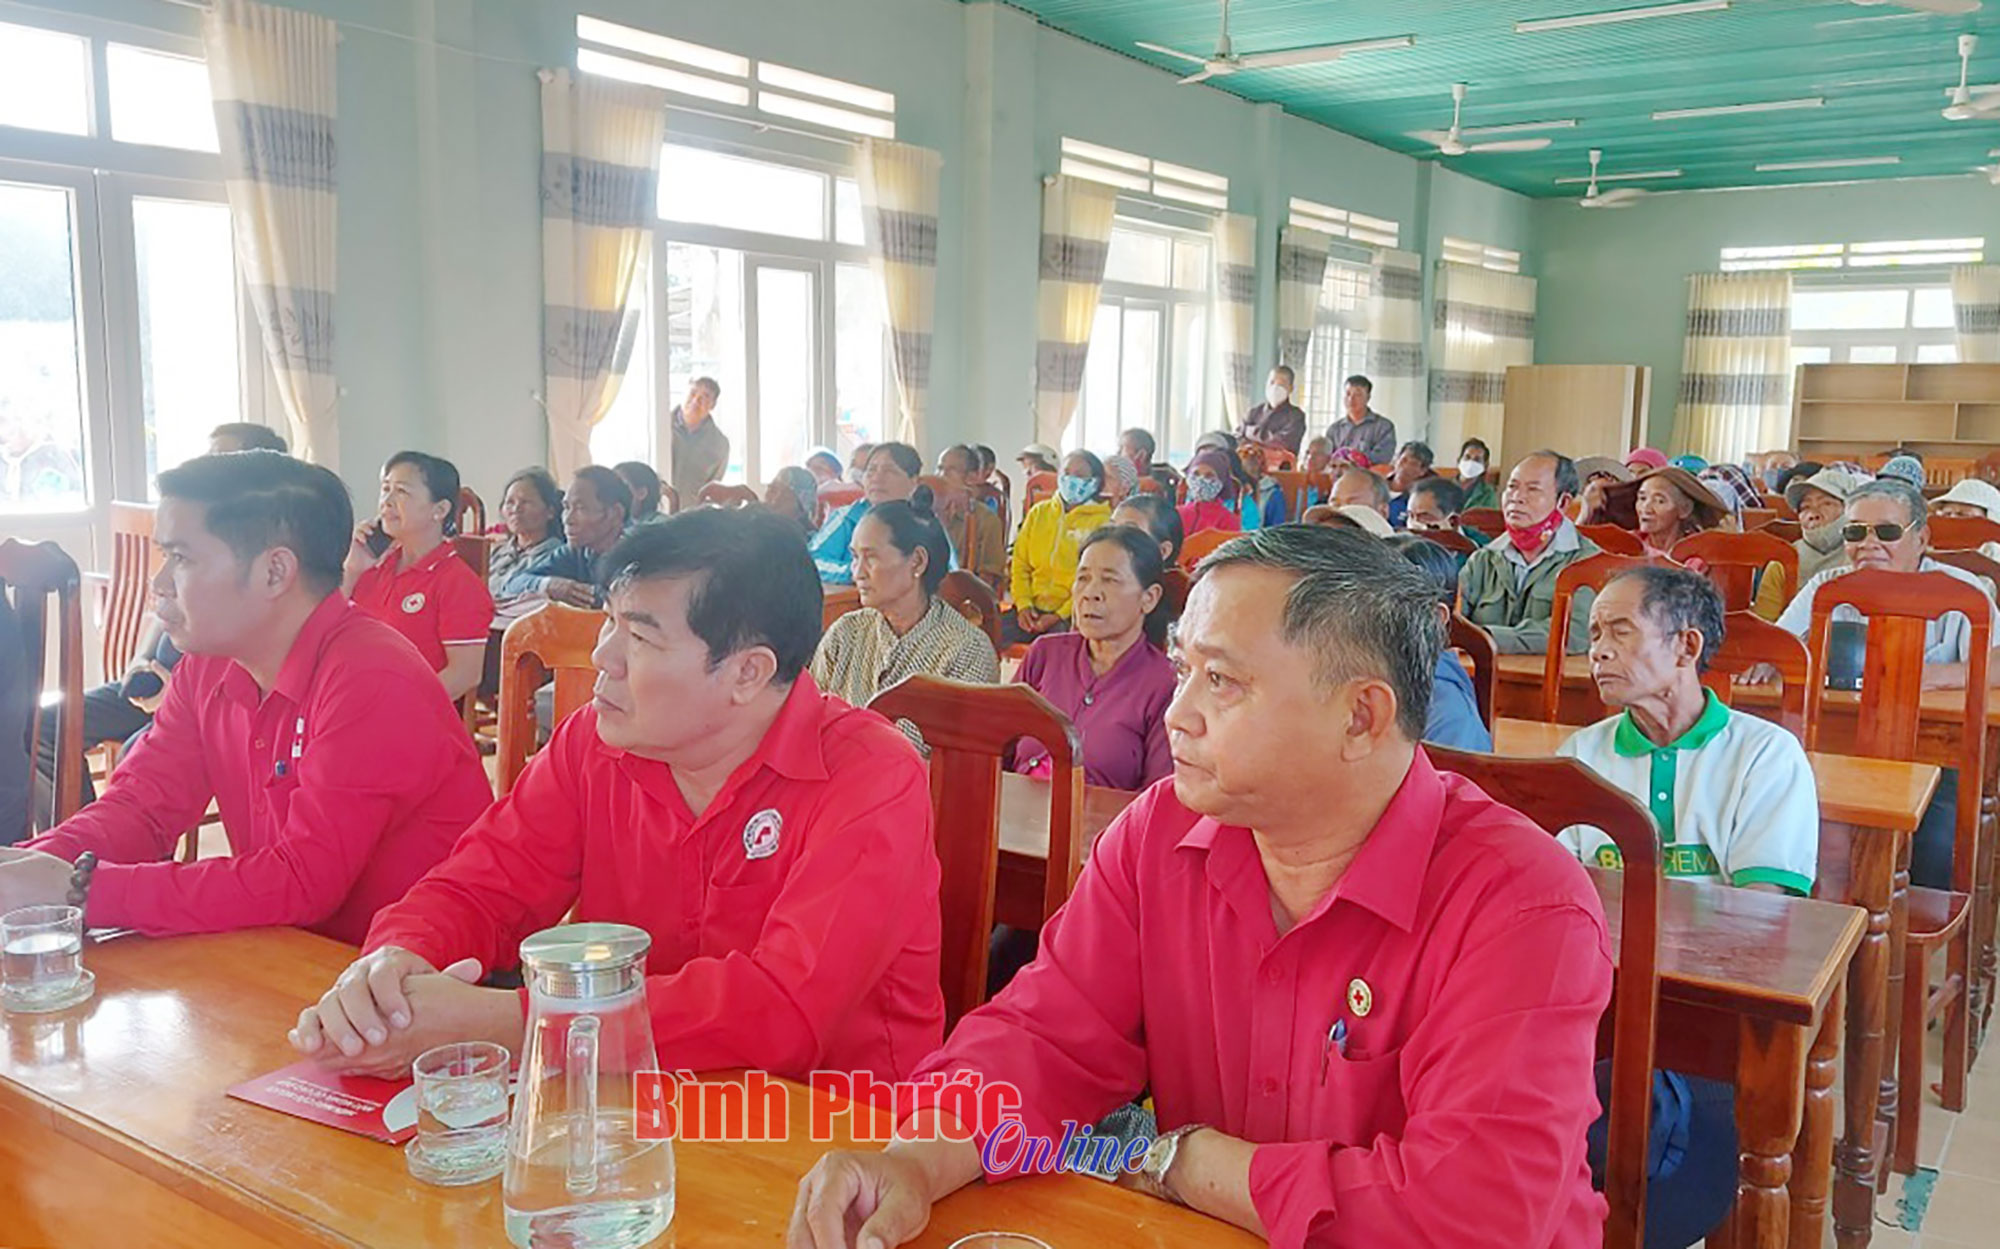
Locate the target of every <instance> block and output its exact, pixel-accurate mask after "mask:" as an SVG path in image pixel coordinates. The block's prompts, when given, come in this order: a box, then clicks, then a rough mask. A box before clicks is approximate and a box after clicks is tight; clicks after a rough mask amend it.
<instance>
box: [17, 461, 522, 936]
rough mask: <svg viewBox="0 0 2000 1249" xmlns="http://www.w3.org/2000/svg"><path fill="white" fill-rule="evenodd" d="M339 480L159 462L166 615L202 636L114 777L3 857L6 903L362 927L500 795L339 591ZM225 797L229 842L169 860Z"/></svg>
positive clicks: (127, 914) (211, 923) (386, 632)
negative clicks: (80, 863)
mask: <svg viewBox="0 0 2000 1249" xmlns="http://www.w3.org/2000/svg"><path fill="white" fill-rule="evenodd" d="M353 527H354V510H353V506H352V505H351V504H350V503H349V502H348V497H347V489H346V487H344V486H343V485H341V483H340V479H339V478H338V477H335V476H334V475H333V474H332V473H330V472H328V471H327V470H326V469H324V468H320V467H317V466H315V465H312V464H307V463H305V462H304V461H301V460H294V459H291V458H289V457H286V456H283V455H279V454H277V453H276V452H272V451H242V452H237V453H235V454H233V455H211V456H203V457H201V458H199V459H195V460H190V461H188V462H187V463H186V464H183V465H181V466H180V467H178V468H174V469H169V470H168V471H166V472H164V473H161V474H160V508H159V513H158V515H157V517H156V519H155V521H154V531H153V537H154V541H155V543H157V545H158V546H159V548H160V551H161V554H162V555H163V556H164V563H163V565H162V567H161V570H160V573H159V575H158V576H157V577H155V578H154V580H153V590H154V593H155V594H156V595H157V596H158V603H157V608H156V610H157V614H158V616H159V619H160V622H161V623H162V624H163V625H164V626H165V627H166V630H167V636H168V637H170V638H171V639H172V640H173V643H174V645H175V646H176V647H178V648H179V649H180V650H181V651H183V652H184V658H183V659H182V660H181V662H180V663H179V664H178V665H177V666H176V667H175V669H174V678H173V680H172V681H169V682H168V683H167V691H166V696H165V699H164V701H162V703H161V704H160V710H159V715H158V717H157V718H156V719H155V720H154V722H153V727H152V729H151V730H150V731H148V732H147V734H146V736H145V738H144V739H143V740H142V741H141V742H140V743H139V744H138V745H137V746H136V747H134V748H133V749H132V750H131V751H130V752H129V753H128V754H127V755H126V757H125V758H124V760H123V761H121V762H120V763H119V765H118V770H117V771H116V772H115V773H113V774H112V778H111V784H110V787H109V788H108V789H107V790H106V791H105V793H104V796H103V797H101V798H99V799H98V800H97V801H96V802H94V803H92V804H91V805H90V806H88V807H86V808H84V809H83V810H82V811H80V812H78V813H77V814H76V815H74V816H72V817H70V818H69V819H68V820H65V821H64V822H63V823H61V824H60V825H58V826H56V828H54V829H53V830H51V831H50V832H49V833H48V834H47V835H45V836H43V837H40V838H37V839H35V840H34V841H31V842H29V843H28V844H27V846H26V847H25V848H24V849H23V850H22V851H18V852H14V853H13V854H12V855H11V856H10V857H9V858H8V860H7V861H4V862H0V911H6V910H9V909H11V908H13V907H17V906H26V905H30V904H32V903H37V902H61V901H62V900H63V898H64V896H65V895H66V893H67V892H68V890H69V887H70V878H71V873H72V869H71V860H74V859H76V858H77V857H78V856H79V855H81V854H82V853H83V852H85V851H90V852H92V853H94V854H95V855H96V856H97V858H98V860H100V862H101V866H99V867H98V868H97V869H96V871H95V873H94V874H93V875H90V876H89V881H90V883H89V893H88V898H87V902H86V906H85V919H86V921H87V922H88V923H89V924H91V925H92V926H93V927H131V928H137V929H139V930H140V931H142V932H145V933H149V934H152V935H166V934H170V933H186V932H209V931H215V930H220V929H229V928H249V927H254V926H257V925H262V924H294V925H298V926H300V927H304V928H310V929H312V930H314V931H315V932H320V933H324V934H325V935H327V936H330V937H333V938H335V939H336V940H341V941H350V942H358V941H360V939H361V937H362V936H363V934H365V933H366V931H367V929H368V921H369V920H370V919H371V918H372V917H373V916H374V914H375V912H376V910H377V909H378V908H380V907H382V906H384V905H386V904H387V903H389V902H391V901H394V900H395V899H396V898H399V897H401V896H402V895H403V891H404V890H406V889H408V888H409V887H410V885H411V883H412V882H414V881H415V880H416V879H417V878H418V877H419V876H421V875H423V874H424V872H426V871H428V870H429V869H430V868H431V867H433V866H435V865H436V864H437V862H438V861H439V860H440V859H442V858H443V857H444V855H445V852H446V851H448V850H449V849H450V848H451V845H452V842H453V841H455V840H456V839H457V837H458V835H459V834H460V833H461V832H463V831H464V830H465V827H466V826H467V825H468V824H470V823H471V822H472V820H473V819H474V818H475V817H476V816H478V814H479V813H480V812H481V811H483V810H484V809H485V808H486V807H487V805H488V804H489V803H491V801H492V796H493V795H492V789H491V787H490V785H489V784H488V782H487V780H486V775H485V771H484V770H483V769H482V768H481V767H480V764H479V756H478V754H477V753H476V752H475V751H474V750H473V747H472V743H471V742H470V741H469V740H468V739H467V737H466V734H465V729H464V726H463V725H462V724H461V723H460V722H459V720H458V715H457V712H456V711H455V710H454V709H453V707H452V705H451V703H450V701H449V700H448V699H446V698H445V695H444V690H443V688H442V687H440V686H439V685H438V682H437V678H435V677H434V676H432V675H431V673H430V671H429V669H428V668H426V667H425V665H424V661H423V660H422V659H421V658H419V657H418V655H417V653H416V652H415V651H414V650H412V649H411V648H410V645H409V643H407V642H405V641H404V640H403V639H402V638H401V637H399V636H397V634H396V633H395V631H394V630H392V629H390V628H389V626H387V625H385V624H383V623H381V622H380V621H378V620H373V619H371V618H369V617H368V616H367V615H366V614H365V613H363V612H361V611H360V610H359V609H357V608H355V607H354V605H353V604H351V603H349V602H348V601H347V599H346V598H345V596H343V595H341V594H340V593H339V589H340V566H341V559H342V557H343V556H344V555H345V554H346V551H347V543H348V536H349V534H350V532H351V531H352V530H353ZM211 799H213V800H214V801H215V803H216V806H217V807H218V808H219V810H220V812H221V815H222V822H223V826H224V828H225V829H226V830H227V831H228V834H229V845H230V850H231V853H230V854H229V855H228V856H227V857H223V858H212V859H204V860H201V861H200V862H196V863H174V862H171V861H169V860H170V859H171V858H172V855H173V852H174V846H175V843H176V842H177V841H178V840H179V839H180V837H181V834H183V833H185V832H187V831H188V830H189V829H192V828H194V827H195V826H196V825H197V824H199V823H200V822H201V817H202V813H203V812H204V811H205V810H207V808H208V804H209V801H210V800H211Z"/></svg>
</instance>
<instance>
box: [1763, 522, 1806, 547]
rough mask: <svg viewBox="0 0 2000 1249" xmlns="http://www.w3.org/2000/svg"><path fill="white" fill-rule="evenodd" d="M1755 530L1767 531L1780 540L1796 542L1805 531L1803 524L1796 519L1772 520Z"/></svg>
mask: <svg viewBox="0 0 2000 1249" xmlns="http://www.w3.org/2000/svg"><path fill="white" fill-rule="evenodd" d="M1757 532H1759V533H1768V534H1770V535H1771V536H1772V537H1774V538H1776V539H1778V540H1779V541H1781V542H1797V541H1798V540H1799V539H1800V538H1803V537H1804V536H1805V532H1806V531H1805V526H1803V525H1801V524H1799V522H1798V521H1796V520H1774V521H1772V522H1771V523H1770V524H1768V525H1766V526H1764V527H1763V528H1762V529H1760V530H1758V531H1757Z"/></svg>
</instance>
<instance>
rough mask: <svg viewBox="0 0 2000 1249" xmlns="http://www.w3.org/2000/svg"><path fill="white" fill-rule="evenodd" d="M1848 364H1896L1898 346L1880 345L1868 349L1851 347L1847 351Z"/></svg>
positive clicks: (1890, 344)
mask: <svg viewBox="0 0 2000 1249" xmlns="http://www.w3.org/2000/svg"><path fill="white" fill-rule="evenodd" d="M1847 362H1848V363H1849V364H1894V363H1896V346H1895V344H1894V343H1878V344H1870V345H1869V346H1866V347H1849V348H1848V349H1847Z"/></svg>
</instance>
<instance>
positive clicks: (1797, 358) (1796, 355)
mask: <svg viewBox="0 0 2000 1249" xmlns="http://www.w3.org/2000/svg"><path fill="white" fill-rule="evenodd" d="M1831 363H1833V348H1831V347H1794V348H1792V367H1793V368H1795V369H1796V368H1798V367H1799V366H1800V365H1801V364H1831Z"/></svg>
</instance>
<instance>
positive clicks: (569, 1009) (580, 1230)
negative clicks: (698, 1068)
mask: <svg viewBox="0 0 2000 1249" xmlns="http://www.w3.org/2000/svg"><path fill="white" fill-rule="evenodd" d="M652 943H653V941H652V938H651V937H649V936H648V935H647V934H646V933H645V932H644V931H642V930H640V929H638V928H633V927H630V926H629V925H625V924H564V925H562V926H561V927H558V928H550V929H548V930H547V931H545V932H538V933H536V934H535V935H534V936H532V937H529V938H528V939H527V940H526V941H523V942H522V943H521V967H522V971H523V972H524V973H525V975H526V976H527V981H528V1035H527V1042H526V1047H525V1049H524V1051H523V1057H522V1059H521V1084H520V1091H519V1092H518V1093H517V1094H516V1095H515V1100H514V1120H513V1123H512V1124H511V1126H510V1128H509V1131H508V1137H507V1172H506V1179H505V1180H504V1181H503V1182H502V1197H503V1203H504V1205H505V1208H506V1221H507V1238H508V1240H510V1241H512V1242H513V1243H514V1244H516V1245H520V1246H524V1247H526V1246H530V1245H532V1246H534V1247H535V1249H638V1247H639V1246H642V1245H645V1244H647V1243H648V1242H650V1241H652V1240H653V1239H654V1238H655V1237H657V1236H659V1235H660V1234H661V1233H662V1232H664V1231H666V1229H667V1225H668V1224H669V1223H671V1222H672V1221H673V1217H674V1151H673V1145H672V1143H671V1142H668V1141H663V1140H660V1141H654V1140H644V1141H642V1140H640V1139H639V1138H638V1132H637V1128H638V1116H637V1108H636V1106H635V1105H634V1100H633V1076H634V1074H635V1073H638V1072H641V1071H656V1070H658V1060H657V1058H656V1057H655V1055H654V1051H653V1026H652V1021H651V1019H650V1017H649V1016H648V1015H647V1013H646V989H645V981H646V951H647V950H648V949H649V948H650V947H651V946H652Z"/></svg>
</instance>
